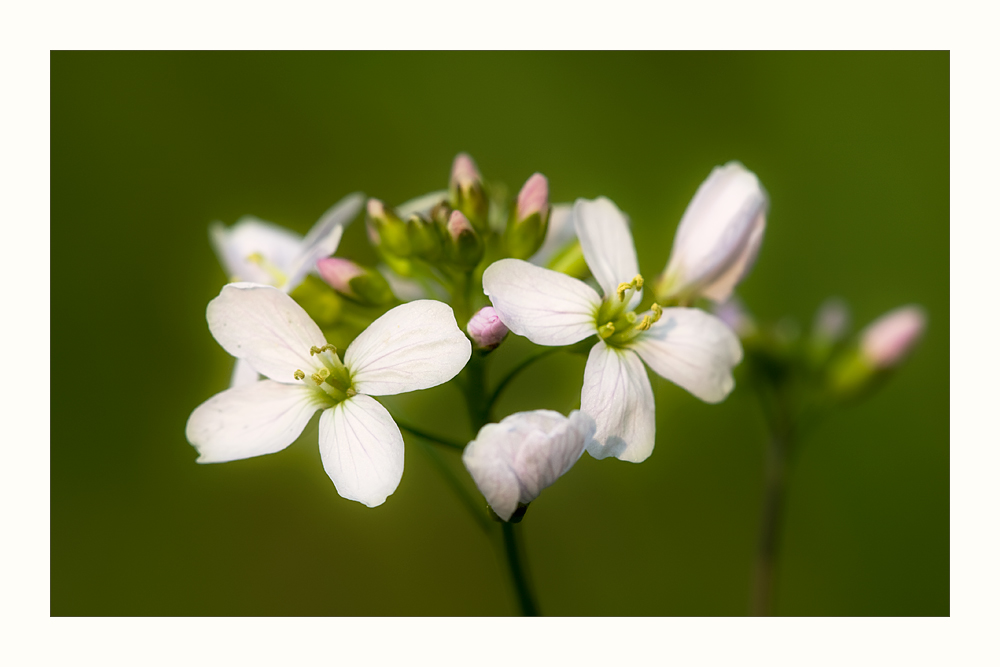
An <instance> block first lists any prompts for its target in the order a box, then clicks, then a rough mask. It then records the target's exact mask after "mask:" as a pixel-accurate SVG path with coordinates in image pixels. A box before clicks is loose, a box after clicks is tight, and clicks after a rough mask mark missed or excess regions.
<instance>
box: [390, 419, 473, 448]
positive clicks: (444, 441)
mask: <svg viewBox="0 0 1000 667" xmlns="http://www.w3.org/2000/svg"><path fill="white" fill-rule="evenodd" d="M393 420H395V422H396V426H398V427H399V428H401V429H403V430H404V431H409V432H410V433H412V434H413V435H415V436H417V437H418V438H422V439H424V440H426V441H428V442H433V443H435V444H438V445H444V446H445V447H451V448H452V449H457V450H458V451H462V450H464V449H465V444H466V443H461V442H455V441H454V440H449V439H448V438H442V437H441V436H439V435H431V434H429V433H425V432H424V431H421V430H420V429H418V428H416V427H415V426H411V425H409V424H407V423H406V422H403V421H400V420H399V419H397V418H396V417H393Z"/></svg>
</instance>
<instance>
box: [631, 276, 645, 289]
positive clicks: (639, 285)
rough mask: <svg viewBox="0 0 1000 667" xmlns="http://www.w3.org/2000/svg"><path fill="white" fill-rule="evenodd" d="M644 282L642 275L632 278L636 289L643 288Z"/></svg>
mask: <svg viewBox="0 0 1000 667" xmlns="http://www.w3.org/2000/svg"><path fill="white" fill-rule="evenodd" d="M642 282H643V281H642V276H641V275H637V276H636V277H635V278H633V279H632V285H633V286H634V287H635V288H636V289H642Z"/></svg>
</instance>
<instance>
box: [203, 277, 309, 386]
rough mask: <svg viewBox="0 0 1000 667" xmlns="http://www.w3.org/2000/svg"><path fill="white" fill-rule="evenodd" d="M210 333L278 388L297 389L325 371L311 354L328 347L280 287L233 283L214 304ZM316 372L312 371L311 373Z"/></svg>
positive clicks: (302, 312)
mask: <svg viewBox="0 0 1000 667" xmlns="http://www.w3.org/2000/svg"><path fill="white" fill-rule="evenodd" d="M207 317H208V328H209V330H210V331H211V332H212V335H213V336H215V340H217V341H219V344H220V345H222V347H223V348H225V350H226V352H228V353H229V354H231V355H233V356H234V357H237V358H239V359H246V360H247V361H248V362H249V363H250V365H251V366H253V368H254V369H255V370H257V372H259V373H261V374H262V375H265V376H267V377H269V378H271V379H272V380H277V381H278V382H289V383H293V382H294V383H297V382H298V381H297V380H296V379H295V378H294V373H295V371H296V370H299V369H301V370H302V371H305V372H306V374H307V375H308V374H309V373H310V372H312V371H316V370H319V368H320V367H321V366H322V364H320V362H318V361H316V360H315V359H314V358H313V357H311V356H310V354H309V349H310V348H311V347H313V346H314V345H315V346H318V347H322V346H323V345H325V344H326V340H325V339H324V337H323V332H321V331H320V330H319V327H318V326H316V323H315V322H313V321H312V320H311V319H310V318H309V316H308V315H307V314H306V311H304V310H302V307H301V306H299V304H297V303H295V302H294V301H293V300H292V298H291V297H290V296H288V295H287V294H285V293H284V292H282V291H281V290H278V289H276V288H274V287H268V286H267V285H254V284H252V283H231V284H229V285H226V286H225V287H223V288H222V292H221V293H220V294H219V296H217V297H215V298H214V299H212V301H211V302H209V304H208V311H207ZM310 369H312V371H310Z"/></svg>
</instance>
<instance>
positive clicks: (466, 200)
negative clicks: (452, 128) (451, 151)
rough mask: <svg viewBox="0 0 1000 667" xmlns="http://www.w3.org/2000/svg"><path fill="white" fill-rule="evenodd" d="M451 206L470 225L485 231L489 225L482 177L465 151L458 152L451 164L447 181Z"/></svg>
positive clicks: (487, 205)
mask: <svg viewBox="0 0 1000 667" xmlns="http://www.w3.org/2000/svg"><path fill="white" fill-rule="evenodd" d="M449 192H450V194H451V206H452V208H454V209H457V210H459V211H461V212H462V213H463V214H465V217H466V218H467V219H468V220H469V221H470V223H471V224H472V226H473V227H474V228H475V229H477V230H479V231H481V232H482V231H485V230H486V228H487V227H488V225H489V221H488V213H489V201H488V200H487V199H486V192H485V190H484V189H483V177H482V176H481V175H480V174H479V169H477V168H476V163H475V162H473V161H472V158H471V157H469V155H468V154H467V153H459V154H458V155H456V156H455V161H454V162H453V163H452V165H451V182H450V183H449Z"/></svg>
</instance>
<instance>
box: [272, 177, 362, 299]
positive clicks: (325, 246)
mask: <svg viewBox="0 0 1000 667" xmlns="http://www.w3.org/2000/svg"><path fill="white" fill-rule="evenodd" d="M364 202H365V197H364V195H362V194H361V193H360V192H355V193H353V194H349V195H347V196H346V197H344V198H343V199H341V200H340V201H339V202H337V203H336V204H334V205H333V206H331V207H330V209H329V210H328V211H327V212H326V213H324V214H323V215H322V216H320V219H319V220H318V221H317V222H316V224H315V225H313V227H312V229H310V230H309V233H308V234H306V238H305V239H304V240H303V241H302V245H301V246H300V248H299V252H298V254H297V255H296V257H295V260H294V261H293V262H292V263H291V265H290V266H289V267H288V280H287V282H286V283H285V284H284V285H283V286H282V287H283V288H284V290H285V291H286V292H291V291H292V290H293V289H295V288H296V287H297V286H298V285H299V283H301V282H302V279H303V278H305V277H306V274H307V273H309V272H310V271H314V270H315V269H316V261H317V260H320V259H323V258H324V257H329V256H330V255H332V254H333V253H335V252H336V251H337V246H338V245H339V244H340V237H341V236H342V235H343V233H344V226H345V225H346V224H347V223H349V222H350V221H351V220H353V219H354V216H356V215H357V214H358V211H360V210H361V207H362V205H364Z"/></svg>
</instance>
